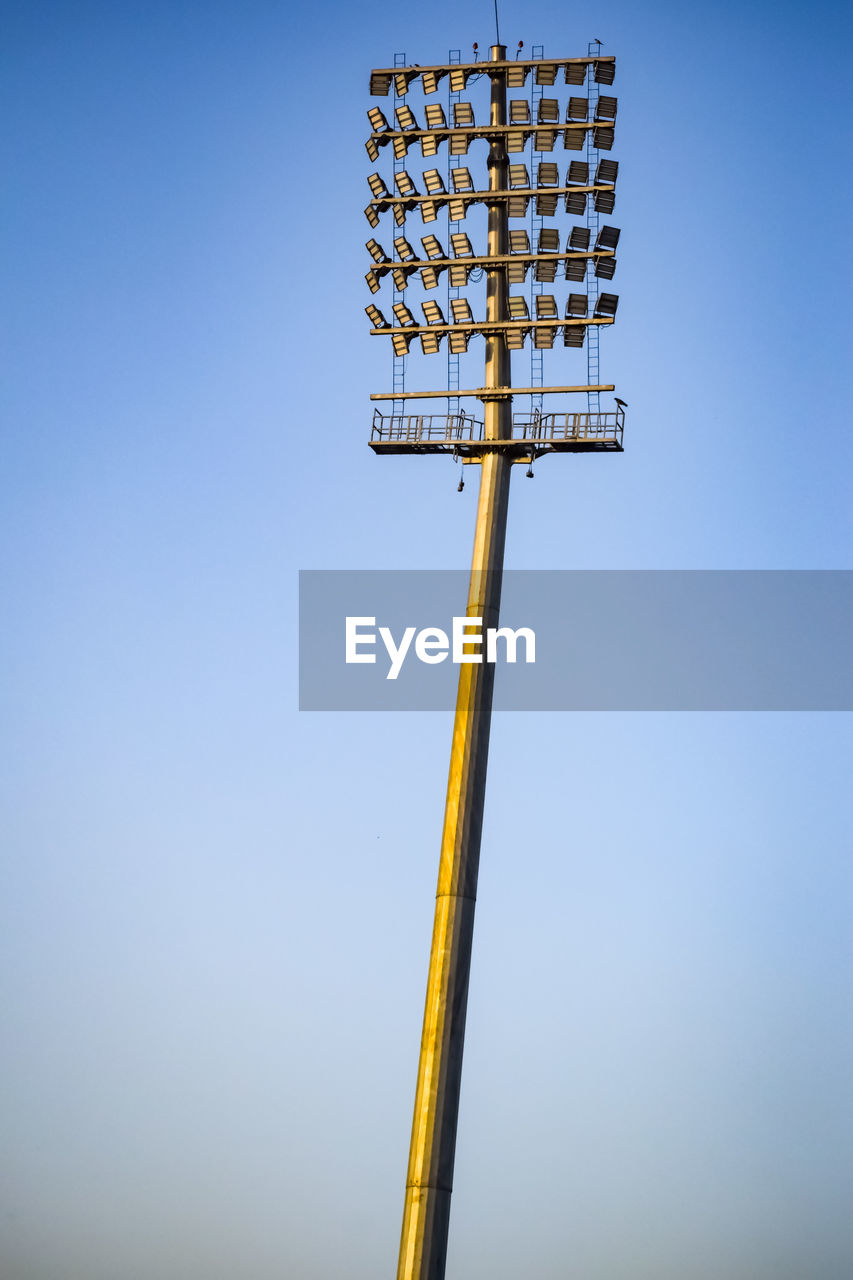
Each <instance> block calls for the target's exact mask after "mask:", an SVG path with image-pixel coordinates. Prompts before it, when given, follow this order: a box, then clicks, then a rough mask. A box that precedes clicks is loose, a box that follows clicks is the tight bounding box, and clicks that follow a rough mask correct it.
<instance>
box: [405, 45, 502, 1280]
mask: <svg viewBox="0 0 853 1280" xmlns="http://www.w3.org/2000/svg"><path fill="white" fill-rule="evenodd" d="M505 58H506V49H505V48H504V47H503V46H502V45H493V46H492V49H491V60H492V61H493V62H499V61H501V60H503V59H505ZM490 74H491V80H492V99H491V123H492V124H498V125H500V124H505V123H506V70H505V69H503V68H502V69H501V70H500V71H493V72H491V73H490ZM506 188H507V157H506V150H505V148H504V143H503V139H502V137H501V138H500V139H499V140H497V141H494V142H492V143H491V145H490V149H489V189H490V190H491V191H505V190H506ZM508 241H509V236H508V233H507V206H506V203H505V201H500V200H496V201H495V202H494V203H493V204H490V205H489V255H490V256H491V255H493V254H506V253H507V250H508ZM487 270H488V279H487V293H486V316H487V319H488V320H504V319H506V314H507V302H506V296H507V283H506V272H505V268H504V267H503V265H500V266H493V267H489V268H487ZM509 386H510V356H509V351H508V350H507V346H506V342H505V339H504V337H503V334H502V333H500V332H498V333H495V334H491V335H489V336H488V337H487V338H486V380H485V387H484V390H485V389H487V388H490V387H509ZM484 412H485V436H486V439H487V440H501V439H508V438H509V436H510V435H511V401H510V399H509V397H508V396H507V397H506V398H501V399H485V400H484ZM511 467H512V463H511V461H510V459H509V458H508V457H507V456H506V455H505V454H504V453H503V452H502V451H501V452H495V453H487V454H485V455H484V456H483V458H482V460H481V463H480V495H479V499H478V503H477V523H476V528H475V532H474V553H473V557H472V562H471V583H470V588H469V593H468V607H467V614H468V617H472V618H473V617H476V618H482V620H483V621H482V626H483V628H486V627H496V626H497V625H498V613H499V609H500V596H501V578H502V574H503V558H504V541H505V537H506V518H507V502H508V498H509V478H510V470H511ZM493 687H494V666H493V665H492V664H487V663H485V662H480V663H463V664H462V665H461V666H460V668H459V692H458V695H457V699H456V715H455V719H454V722H453V740H452V745H451V750H450V771H449V777H448V782H447V801H446V805H445V811H444V830H443V833H442V840H441V859H440V863H439V870H438V890H437V894H436V904H435V923H434V925H433V935H432V949H431V952H430V961H429V976H428V978H427V993H426V1006H425V1009H424V1022H423V1034H422V1038H421V1052H420V1060H419V1064H418V1083H417V1091H416V1095H415V1113H414V1120H413V1123H412V1140H411V1146H410V1148H409V1169H408V1177H407V1180H406V1201H405V1209H404V1212H403V1231H402V1237H401V1240H400V1260H399V1264H398V1268H397V1280H444V1272H445V1262H446V1257H447V1232H448V1225H449V1220H450V1194H451V1190H452V1185H453V1160H454V1154H455V1149H456V1121H457V1116H458V1112H459V1087H460V1081H461V1075H462V1048H463V1041H464V1037H465V1012H466V1008H467V1003H468V975H469V972H470V965H471V940H472V935H473V929H474V903H475V899H476V894H477V869H478V865H479V860H480V835H481V831H482V826H483V803H484V799H485V790H486V765H487V761H488V754H489V727H490V721H491V713H492V690H493Z"/></svg>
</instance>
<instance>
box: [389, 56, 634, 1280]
mask: <svg viewBox="0 0 853 1280" xmlns="http://www.w3.org/2000/svg"><path fill="white" fill-rule="evenodd" d="M521 48H522V46H521V44H519V51H520V50H521ZM475 49H476V46H475ZM614 69H615V63H614V59H613V58H612V57H602V56H600V55H597V56H590V57H586V58H571V59H565V58H561V59H559V60H557V61H554V60H546V59H544V58H539V59H534V60H521V59H520V58H519V57H518V56H516V58H515V59H514V60H508V59H507V55H506V48H505V46H503V45H501V44H495V45H493V46H492V48H491V50H490V57H489V61H488V62H478V61H476V60H475V61H474V62H473V63H448V64H444V65H439V66H427V67H424V66H414V67H412V66H407V65H403V66H395V67H392V68H386V69H379V70H374V71H373V72H371V76H370V92H371V93H372V94H374V95H380V96H387V95H388V93H389V90H390V88H391V86H392V84H393V86H394V93H395V98H397V99H405V98H407V95H408V93H409V90H410V89H411V88H412V86H413V85H414V83H415V82H416V81H418V80H420V82H421V86H422V89H423V93H424V94H425V95H426V96H429V95H433V94H435V92H436V90H437V88H438V85H439V82H440V81H441V80H442V79H443V78H444V77H445V76H447V77H449V81H450V89H451V92H452V94H453V95H454V97H455V95H457V94H458V93H460V92H462V91H464V90H465V87H466V85H467V84H468V82H469V81H470V80H471V79H472V78H479V77H481V76H487V77H488V79H489V82H490V98H489V116H488V122H484V123H483V124H482V125H479V126H478V125H477V124H476V122H475V118H474V111H473V107H472V105H471V103H467V102H461V101H454V106H453V119H452V120H451V121H448V120H446V119H445V116H444V111H443V108H442V107H441V106H439V105H437V104H435V103H434V102H433V103H428V104H427V105H426V106H425V119H426V128H425V129H421V128H420V126H419V124H418V121H417V118H416V116H415V113H414V111H413V109H412V107H411V106H410V105H409V101H405V102H403V103H402V105H400V106H398V107H397V108H396V111H395V116H396V127H394V125H392V124H390V123H389V122H388V120H387V119H386V117H385V115H384V113H383V112H382V110H381V109H380V108H379V107H372V108H371V109H370V110H369V111H368V119H369V122H370V125H371V135H370V138H369V139H368V141H367V143H366V147H367V152H368V155H369V156H370V158H371V160H373V161H376V160H377V159H378V158H379V155H380V150H381V149H382V148H384V147H386V146H388V145H390V146H391V147H392V150H393V155H394V157H395V159H396V161H397V162H398V163H399V161H400V160H401V159H402V160H403V161H406V157H407V153H408V150H409V148H410V147H411V146H413V145H414V144H415V143H419V144H420V147H421V154H422V155H423V156H424V157H425V158H426V157H433V156H435V155H436V154H437V153H438V149H439V146H440V144H441V143H443V142H446V143H447V146H448V152H449V155H450V156H453V157H457V156H459V155H463V156H464V155H466V154H467V152H468V148H469V146H470V145H471V143H472V142H474V141H475V140H478V139H483V140H485V141H486V142H487V143H488V148H489V150H488V161H487V163H488V182H487V184H483V183H478V184H475V183H474V181H473V180H472V178H471V174H470V172H469V170H468V169H467V168H466V167H463V166H459V165H458V164H457V165H455V166H454V167H451V168H450V169H449V171H448V186H445V182H444V179H443V178H442V176H441V174H440V173H439V171H438V169H427V170H425V171H424V172H423V175H422V181H423V185H424V188H425V193H424V194H422V193H421V192H420V190H419V189H418V186H417V184H416V183H415V181H414V180H413V178H412V177H411V175H410V174H409V173H408V172H407V170H406V169H405V168H403V169H401V170H400V169H398V171H397V172H396V173H395V177H394V183H395V185H396V188H397V192H396V194H394V193H392V191H390V190H389V189H388V187H386V185H385V183H384V181H383V180H382V178H381V176H380V175H379V174H378V173H373V174H371V175H370V177H369V178H368V184H369V186H370V190H371V195H372V199H371V201H370V203H369V204H368V206H367V208H366V210H365V214H366V216H367V219H368V221H369V222H370V225H371V226H372V227H374V228H375V227H378V226H379V223H380V215H381V214H383V213H386V212H392V213H393V216H394V221H395V223H396V226H397V227H398V228H402V229H403V230H402V232H401V233H400V234H399V235H397V236H396V238H395V239H394V251H395V254H396V257H392V256H390V255H389V254H387V253H386V252H385V250H384V249H383V247H382V246H381V245H380V244H379V243H378V242H377V241H376V240H375V239H371V240H369V241H368V244H367V248H368V251H369V253H370V255H371V257H372V259H373V265H372V266H371V268H370V270H369V271H368V272H367V276H366V279H367V283H368V286H369V288H370V290H371V292H373V293H377V292H379V290H380V288H381V285H382V282H383V279H384V278H385V277H387V276H391V278H392V280H393V283H394V288H395V290H396V291H397V292H400V293H401V292H402V291H404V290H405V289H406V288H407V287H408V285H409V281H410V280H411V279H412V278H413V277H414V276H415V274H416V273H419V275H420V281H421V284H422V285H423V287H424V288H425V289H427V290H429V289H434V288H436V287H437V285H438V282H439V277H440V276H441V274H442V273H443V272H444V271H447V272H448V275H449V279H450V283H451V285H452V286H453V287H454V289H456V288H458V287H464V286H465V285H466V284H467V283H468V282H469V280H470V277H471V274H472V272H473V271H474V270H475V269H477V268H483V270H484V272H485V277H486V316H485V320H484V321H477V320H475V319H474V318H473V315H472V312H471V307H470V303H469V301H468V299H467V298H465V297H453V298H452V300H451V313H452V315H451V319H450V321H449V322H448V321H447V320H446V319H445V317H444V315H443V314H442V311H441V308H440V307H439V305H438V303H437V302H435V301H431V300H428V301H425V302H423V303H422V304H421V307H422V310H423V313H424V318H425V320H426V324H425V325H420V324H418V322H417V321H416V319H415V317H414V315H413V313H412V311H411V310H410V308H409V307H408V306H407V305H406V304H405V303H402V302H395V303H394V306H393V311H394V316H395V319H396V320H397V324H396V325H391V324H389V323H388V322H387V321H386V319H385V317H384V316H383V314H382V312H381V311H380V310H379V308H378V307H376V306H373V305H370V306H368V307H367V308H366V310H367V314H368V316H369V317H370V319H371V321H372V323H373V328H372V330H371V332H372V333H375V334H385V335H388V336H390V338H391V342H392V345H393V350H394V354H395V357H396V358H397V360H398V361H399V359H400V358H401V357H405V356H406V355H407V354H408V352H409V348H410V346H411V343H412V341H413V339H414V338H415V337H418V338H419V339H420V343H421V348H422V351H423V352H424V353H426V354H434V353H436V352H438V351H439V349H440V346H441V342H442V339H443V338H444V337H446V338H447V341H448V346H449V349H450V351H451V353H464V352H466V351H467V349H468V343H469V341H470V339H471V338H472V337H473V336H474V335H482V336H483V338H484V339H485V346H486V361H485V378H484V383H483V385H482V386H481V387H477V388H475V389H471V390H460V389H458V387H454V388H450V389H446V390H443V391H439V390H427V391H405V390H402V389H400V388H398V386H397V383H396V382H395V388H394V390H393V391H392V392H388V393H377V394H375V395H373V396H371V399H373V400H379V401H392V402H394V403H393V407H392V412H391V413H390V414H387V415H386V414H383V413H382V412H381V410H379V409H377V410H376V411H375V413H374V418H373V430H372V435H371V440H370V444H371V447H372V448H373V449H374V451H375V452H376V453H409V454H412V453H415V454H418V453H445V454H449V455H451V456H452V457H453V458H454V459H455V460H457V461H460V462H462V463H465V464H474V465H479V467H480V492H479V498H478V503H477V518H476V524H475V529H474V551H473V557H472V563H471V580H470V587H469V593H468V603H467V615H468V617H469V618H472V619H478V620H480V626H482V627H497V625H498V614H499V610H500V597H501V580H502V574H503V559H504V542H505V535H506V519H507V503H508V498H509V481H510V475H511V470H512V466H513V464H514V463H517V462H522V463H527V464H528V472H527V474H528V475H532V464H533V462H534V461H535V460H536V459H537V458H539V457H541V456H543V455H544V454H547V453H560V452H569V453H587V452H621V451H622V435H623V427H624V416H625V415H624V402H622V401H619V400H617V402H616V410H615V412H613V413H601V412H594V413H593V412H585V413H583V412H568V411H567V412H561V413H548V414H542V413H541V411H540V410H539V409H538V408H537V409H536V410H535V411H534V412H533V413H530V414H513V410H512V398H513V394H516V395H517V394H519V393H524V394H535V396H536V397H537V400H538V397H540V396H544V395H554V394H580V393H583V394H589V393H591V392H595V393H598V392H601V391H613V390H614V388H613V386H612V385H601V384H597V385H595V386H591V385H589V384H586V385H583V386H579V385H565V386H548V387H543V386H539V385H537V386H535V387H516V388H513V386H512V377H511V352H512V351H513V350H520V349H521V348H523V346H524V342H525V339H526V338H527V337H528V336H530V337H532V340H533V345H534V349H535V350H537V351H544V350H546V349H549V348H551V347H553V344H554V339H555V337H556V336H557V334H558V332H559V331H562V334H563V342H564V345H565V346H566V347H569V348H577V347H582V346H583V342H584V336H585V334H586V331H587V329H590V328H591V327H598V326H606V325H610V324H612V323H613V319H614V316H615V314H616V308H617V304H618V298H617V297H616V295H615V294H609V293H601V294H599V295H598V297H597V299H594V301H593V305H592V308H591V312H592V313H591V314H590V308H589V307H588V305H587V294H586V293H582V294H581V293H570V294H569V297H568V301H567V303H566V308H565V314H564V316H562V317H561V315H560V312H559V309H558V307H557V303H556V299H555V298H554V297H553V296H552V295H549V294H544V293H541V292H537V293H536V294H535V295H534V296H535V308H536V309H535V314H534V315H531V314H530V312H529V311H528V308H527V303H526V301H525V299H524V297H523V296H522V295H512V294H511V293H510V285H511V284H513V283H521V284H523V283H524V281H525V278H526V275H527V272H528V270H531V271H532V274H533V278H534V280H535V281H536V282H537V283H541V282H553V281H554V280H555V279H556V275H557V270H558V268H562V270H563V274H564V275H565V277H566V279H567V280H569V281H583V280H585V279H586V277H587V272H588V271H590V270H591V271H592V272H594V274H595V276H597V277H603V278H605V279H611V278H612V276H613V270H614V267H615V258H614V250H615V248H616V244H617V242H618V239H619V232H618V230H617V229H616V228H615V227H607V226H606V227H602V228H601V231H600V232H599V235H598V237H597V239H596V241H595V243H594V245H592V246H590V232H589V228H588V227H586V226H576V227H574V228H573V229H572V230H571V231H570V233H569V235H568V240H567V243H566V248H565V250H564V251H563V252H561V251H560V233H559V231H558V230H557V229H555V228H553V227H549V228H546V227H544V226H542V227H541V229H540V230H539V231H538V235H539V239H538V242H537V243H536V244H535V245H532V244H531V243H530V240H529V237H528V234H527V232H526V231H524V230H521V231H517V230H513V231H511V230H510V229H509V219H510V218H521V219H523V218H524V217H525V215H526V213H527V209H528V205H529V204H530V202H531V201H533V202H534V204H533V208H534V209H535V213H536V217H537V227H538V226H539V222H538V220H539V219H543V218H547V217H553V216H554V215H555V213H556V210H557V203H558V200H560V198H562V199H563V201H564V203H565V207H566V211H567V212H568V213H571V214H575V215H583V214H584V212H585V210H586V207H587V201H592V203H593V206H594V208H595V209H596V210H597V211H599V212H606V213H611V212H612V210H613V204H614V199H615V196H614V184H615V180H616V175H617V172H618V165H617V164H616V163H615V162H614V161H610V160H606V161H601V162H600V163H599V165H598V168H597V170H596V173H595V175H591V174H590V172H589V164H588V163H584V162H582V161H577V160H574V161H571V162H570V164H569V166H568V171H567V176H566V180H565V185H563V186H561V185H560V180H559V172H558V166H557V164H556V163H554V162H553V161H540V162H539V163H538V165H537V169H536V172H535V174H534V182H533V184H531V180H530V176H529V174H528V171H527V168H526V166H525V165H524V164H523V163H510V160H509V156H510V155H511V154H512V153H517V152H523V151H524V150H525V148H526V147H527V145H528V143H531V145H532V149H533V152H534V153H542V152H550V151H553V150H554V148H555V146H556V145H557V142H558V140H561V141H562V142H563V145H564V147H565V148H566V149H567V150H570V151H580V150H582V149H583V147H584V144H585V139H586V137H587V135H588V134H589V135H591V137H592V138H593V141H594V144H595V146H596V148H598V147H601V148H602V149H609V148H610V147H611V146H612V142H613V125H612V121H613V119H614V118H615V114H616V100H615V99H614V98H598V99H597V100H598V102H599V103H602V102H603V103H604V104H605V106H604V110H606V111H608V112H610V115H609V116H606V117H605V116H601V115H600V113H599V112H594V113H593V115H592V118H591V119H590V117H589V112H588V110H587V109H586V107H585V105H584V103H585V100H584V99H579V98H576V97H573V98H570V100H569V105H568V108H567V111H566V116H565V123H563V121H562V115H561V112H560V108H559V103H558V101H557V100H556V99H554V98H550V97H544V96H543V95H542V93H541V90H540V89H539V88H538V87H539V86H548V85H553V84H554V83H555V81H556V78H557V74H558V72H559V71H561V70H562V71H563V72H564V76H565V82H566V84H567V85H582V84H583V83H584V81H585V79H586V77H587V73H588V70H589V74H590V78H591V82H592V81H594V82H595V83H596V84H598V83H603V84H612V83H613V78H614ZM529 75H531V78H532V82H533V84H534V85H535V86H537V91H536V93H535V98H534V101H535V105H536V112H535V116H536V118H535V119H534V118H533V116H534V113H533V112H532V111H531V103H530V102H529V101H527V100H526V99H524V98H521V99H516V100H514V101H511V102H510V104H509V119H508V117H507V87H508V86H509V87H510V88H520V89H522V90H523V89H524V86H525V83H526V80H527V77H528V76H529ZM596 96H597V95H596ZM537 158H538V157H537ZM395 167H396V166H395ZM591 178H592V181H591ZM448 187H449V188H450V189H448ZM475 204H484V205H485V206H486V208H487V211H488V223H487V244H486V252H485V253H481V254H477V253H475V252H474V250H473V247H472V245H471V242H470V240H469V238H468V236H467V235H466V234H464V233H462V232H455V233H453V234H452V235H451V238H450V245H449V250H450V253H447V252H445V250H444V248H443V247H442V245H441V243H440V242H439V240H438V238H437V237H436V236H435V235H426V236H424V237H423V238H422V240H421V244H422V245H423V249H424V254H425V257H423V258H421V257H420V256H419V255H418V254H416V252H415V250H414V249H413V248H412V246H411V244H410V243H409V241H408V240H407V238H406V236H405V222H406V215H407V213H410V212H412V211H413V210H414V209H419V210H420V213H421V216H422V218H423V221H424V222H434V221H436V219H437V217H438V213H439V211H440V210H441V209H443V208H444V207H447V208H448V212H449V217H450V220H451V222H452V223H461V222H462V221H463V220H464V218H465V216H466V214H467V212H468V210H469V208H470V207H471V206H472V205H475ZM450 396H452V397H457V396H459V397H469V398H474V399H476V400H479V401H480V402H481V403H482V405H483V420H482V421H481V422H480V421H477V420H476V419H475V418H474V416H473V415H471V414H468V413H465V412H464V411H463V412H449V406H448V411H447V412H445V413H444V414H433V413H427V414H423V413H418V414H409V413H406V412H399V411H398V406H399V405H401V404H404V402H405V401H407V400H424V399H436V398H442V397H444V398H447V397H450ZM459 487H460V488H461V487H462V485H461V482H460V486H459ZM493 686H494V665H493V664H491V663H486V662H481V661H473V662H468V663H463V664H461V665H460V675H459V690H458V695H457V701H456V713H455V718H454V723H453V738H452V743H451V751H450V770H449V777H448V784H447V799H446V804H445V813H444V828H443V833H442V840H441V855H440V860H439V872H438V890H437V896H436V908H435V922H434V926H433V936H432V948H431V952H430V962H429V975H428V978H427V993H426V1006H425V1010H424V1022H423V1035H422V1040H421V1052H420V1060H419V1065H418V1080H417V1090H416V1096H415V1110H414V1121H413V1125H412V1138H411V1146H410V1151H409V1167H408V1177H407V1180H406V1198H405V1208H404V1214H403V1230H402V1237H401V1241H400V1257H399V1264H398V1272H397V1277H398V1280H443V1277H444V1274H445V1259H446V1252H447V1234H448V1224H449V1217H450V1195H451V1187H452V1179H453V1163H454V1153H455V1147H456V1122H457V1115H458V1109H459V1087H460V1081H461V1072H462V1048H463V1039H464V1034H465V1013H466V1006H467V999H468V975H469V970H470V960H471V942H472V936H473V927H474V903H475V899H476V891H477V871H478V864H479V856H480V834H481V830H482V823H483V804H484V798H485V784H486V764H487V758H488V748H489V728H490V723H491V710H492V692H493Z"/></svg>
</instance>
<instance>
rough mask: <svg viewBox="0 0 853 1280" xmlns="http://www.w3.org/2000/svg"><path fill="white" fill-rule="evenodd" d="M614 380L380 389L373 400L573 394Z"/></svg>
mask: <svg viewBox="0 0 853 1280" xmlns="http://www.w3.org/2000/svg"><path fill="white" fill-rule="evenodd" d="M615 390H616V387H615V385H614V384H613V383H612V382H602V383H599V384H598V385H597V386H590V387H474V388H472V389H469V390H465V391H455V390H454V391H397V392H394V391H380V392H374V393H373V394H372V395H371V397H370V398H371V400H443V399H446V398H448V397H450V396H452V397H456V396H474V397H475V398H476V399H478V400H483V399H485V400H491V399H494V398H496V397H498V396H500V397H503V396H529V395H534V394H535V395H537V396H548V395H572V394H574V393H579V394H580V393H583V392H587V391H615Z"/></svg>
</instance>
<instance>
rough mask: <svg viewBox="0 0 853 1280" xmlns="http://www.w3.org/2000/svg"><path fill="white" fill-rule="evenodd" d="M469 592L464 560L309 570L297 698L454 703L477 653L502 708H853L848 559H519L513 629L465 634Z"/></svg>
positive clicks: (418, 706) (374, 706)
mask: <svg viewBox="0 0 853 1280" xmlns="http://www.w3.org/2000/svg"><path fill="white" fill-rule="evenodd" d="M467 592H468V574H467V572H462V571H459V572H455V571H440V570H436V571H411V572H404V571H369V570H364V571H336V570H318V571H315V570H310V571H304V572H302V573H300V575H299V705H300V708H301V709H302V710H305V711H441V710H448V709H451V708H452V707H453V706H454V704H455V698H456V682H457V678H458V674H459V669H460V668H459V661H458V660H461V659H463V658H465V657H474V658H477V657H478V656H479V657H480V658H481V660H483V661H485V660H487V659H488V657H492V658H493V659H494V660H495V665H496V674H495V702H494V705H495V709H496V710H501V711H850V710H851V709H853V664H851V654H853V571H849V570H826V571H818V570H807V571H799V570H784V571H767V570H747V571H729V570H725V571H717V570H708V571H684V572H681V571H668V570H665V571H654V572H652V571H549V570H544V571H537V570H523V571H522V570H514V571H509V572H507V573H505V574H504V585H503V600H502V604H501V618H500V626H501V628H506V629H508V630H509V631H512V632H515V633H516V634H515V636H514V637H513V636H509V635H503V634H498V635H496V636H495V635H492V636H491V637H490V636H488V635H487V634H486V628H485V627H483V628H478V627H477V626H476V624H474V623H472V621H471V620H470V619H469V620H468V623H467V627H466V635H467V636H468V637H470V639H469V642H468V643H467V644H465V645H463V635H462V627H463V623H462V620H463V619H464V617H465V612H466V600H467ZM454 618H455V619H457V621H456V623H455V624H454ZM454 632H455V636H454ZM454 640H455V644H454ZM471 640H473V641H474V643H471ZM454 647H455V649H456V652H455V654H454ZM513 649H514V650H515V652H514V654H513ZM513 656H514V659H515V660H514V661H512V660H511V659H512V658H513ZM348 659H349V660H348Z"/></svg>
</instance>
